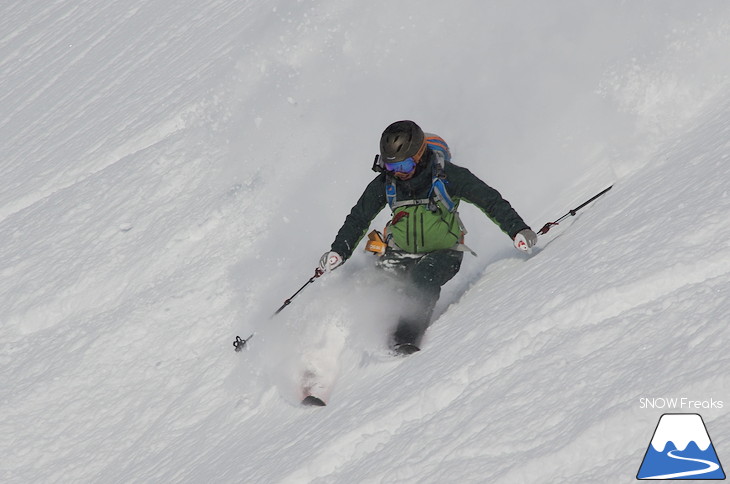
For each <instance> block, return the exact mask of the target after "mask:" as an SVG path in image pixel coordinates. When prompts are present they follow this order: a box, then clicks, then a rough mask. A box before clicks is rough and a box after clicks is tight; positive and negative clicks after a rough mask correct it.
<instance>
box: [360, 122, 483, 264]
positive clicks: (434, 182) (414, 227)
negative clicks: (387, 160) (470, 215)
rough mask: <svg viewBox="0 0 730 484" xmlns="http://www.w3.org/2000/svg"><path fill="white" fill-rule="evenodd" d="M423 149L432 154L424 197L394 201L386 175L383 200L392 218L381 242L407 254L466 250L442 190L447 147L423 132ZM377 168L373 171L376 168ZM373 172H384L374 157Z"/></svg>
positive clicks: (454, 206)
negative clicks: (430, 170) (430, 172)
mask: <svg viewBox="0 0 730 484" xmlns="http://www.w3.org/2000/svg"><path fill="white" fill-rule="evenodd" d="M426 144H427V147H428V148H429V149H430V150H431V151H433V152H434V154H435V158H434V161H433V165H432V175H431V189H430V191H429V193H428V197H427V198H423V199H417V200H402V201H398V200H397V197H396V182H395V179H394V177H392V176H390V175H386V182H385V197H386V200H387V201H388V205H389V206H390V209H391V211H392V212H393V218H392V219H391V220H390V222H388V224H387V225H386V227H385V231H384V233H385V242H386V243H387V244H388V245H390V246H393V245H395V246H396V247H397V248H399V249H401V250H405V251H406V252H411V253H426V252H432V251H435V250H442V249H454V250H469V251H470V249H468V248H467V247H466V246H465V245H463V241H464V234H466V229H465V228H464V226H463V224H462V223H461V219H460V218H459V214H458V212H457V207H458V201H457V202H454V201H453V200H452V199H451V197H450V196H449V193H448V191H447V190H446V184H447V183H448V181H447V179H446V172H445V170H444V167H445V165H446V162H447V161H451V152H450V150H449V146H448V144H447V143H446V141H444V139H443V138H441V137H440V136H437V135H434V134H430V133H427V134H426ZM376 167H377V168H379V169H377V168H376ZM373 169H374V170H375V171H384V170H383V166H382V164H380V160H379V159H378V157H377V156H376V159H375V163H374V165H373Z"/></svg>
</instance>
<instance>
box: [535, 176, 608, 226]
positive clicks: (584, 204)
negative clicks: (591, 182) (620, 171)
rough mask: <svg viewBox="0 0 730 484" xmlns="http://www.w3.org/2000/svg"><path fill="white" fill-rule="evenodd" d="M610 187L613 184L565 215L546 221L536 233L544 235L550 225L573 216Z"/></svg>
mask: <svg viewBox="0 0 730 484" xmlns="http://www.w3.org/2000/svg"><path fill="white" fill-rule="evenodd" d="M611 188H613V185H611V186H610V187H608V188H606V189H605V190H603V191H602V192H601V193H599V194H597V195H594V196H593V197H592V198H591V199H590V200H587V201H585V202H583V203H581V204H580V205H578V206H577V207H575V208H574V209H573V210H571V211H569V212H568V213H566V214H565V215H563V216H562V217H560V218H559V219H557V220H556V221H555V222H548V223H546V224H545V225H543V227H542V228H541V229H540V230H539V231H538V232H537V235H545V234H546V233H548V231H549V230H550V228H551V227H552V226H553V225H558V224H559V223H560V222H562V221H563V220H564V219H566V218H568V217H573V216H575V214H576V212H577V211H578V210H580V209H581V208H583V207H585V206H586V205H588V204H589V203H591V202H592V201H593V200H595V199H596V198H598V197H600V196H601V195H603V194H604V193H606V192H607V191H609V190H610V189H611Z"/></svg>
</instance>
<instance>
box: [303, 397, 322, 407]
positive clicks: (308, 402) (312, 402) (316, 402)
mask: <svg viewBox="0 0 730 484" xmlns="http://www.w3.org/2000/svg"><path fill="white" fill-rule="evenodd" d="M302 405H304V406H307V407H325V406H327V404H326V403H324V400H322V399H320V398H317V397H315V396H313V395H307V396H306V397H304V400H302Z"/></svg>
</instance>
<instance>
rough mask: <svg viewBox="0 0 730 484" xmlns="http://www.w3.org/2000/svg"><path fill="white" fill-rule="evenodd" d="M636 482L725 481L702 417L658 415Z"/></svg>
mask: <svg viewBox="0 0 730 484" xmlns="http://www.w3.org/2000/svg"><path fill="white" fill-rule="evenodd" d="M636 478H637V479H639V480H644V479H698V480H722V479H725V472H724V471H723V469H722V465H721V464H720V460H719V459H718V458H717V453H716V452H715V446H714V445H712V441H711V440H710V434H709V433H707V427H705V422H704V421H703V420H702V417H701V416H699V415H698V414H696V413H665V414H664V415H662V416H661V418H660V419H659V423H658V424H657V427H656V430H655V431H654V436H653V437H652V439H651V442H650V443H649V447H648V448H647V449H646V454H645V455H644V460H643V461H642V463H641V467H640V468H639V473H638V474H636Z"/></svg>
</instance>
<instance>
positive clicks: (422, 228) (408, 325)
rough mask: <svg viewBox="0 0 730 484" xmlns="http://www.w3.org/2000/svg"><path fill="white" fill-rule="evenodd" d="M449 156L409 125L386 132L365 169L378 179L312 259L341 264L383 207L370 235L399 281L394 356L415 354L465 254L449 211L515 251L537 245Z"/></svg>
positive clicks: (328, 265) (494, 194) (381, 262)
mask: <svg viewBox="0 0 730 484" xmlns="http://www.w3.org/2000/svg"><path fill="white" fill-rule="evenodd" d="M450 158H451V155H450V152H449V149H448V146H447V145H446V143H445V142H444V140H443V139H441V138H439V137H438V136H435V135H428V134H426V133H424V132H423V130H422V129H421V128H420V127H419V126H418V125H417V124H416V123H414V122H413V121H397V122H395V123H393V124H391V125H390V126H388V127H387V128H386V129H385V131H383V134H382V136H381V138H380V155H379V156H377V157H376V161H375V163H374V165H373V169H374V170H375V171H380V174H379V175H378V176H377V177H376V178H375V179H374V180H372V181H371V182H370V183H369V184H368V186H367V187H366V188H365V191H364V192H363V194H362V196H361V197H360V199H359V200H358V201H357V203H356V204H355V206H354V207H353V208H352V210H351V211H350V214H349V215H348V216H347V218H346V219H345V222H344V224H343V225H342V227H341V228H340V230H339V232H338V233H337V236H336V238H335V240H334V242H333V243H332V246H331V248H330V250H329V251H327V252H325V253H324V254H323V255H322V257H321V259H320V263H319V265H320V268H321V269H322V270H323V271H332V270H334V269H336V268H337V267H339V266H340V265H342V264H343V263H344V262H345V261H346V260H347V259H348V258H349V257H350V256H351V255H352V253H353V251H354V249H355V247H356V246H357V245H358V243H359V241H360V239H362V238H363V236H364V235H365V233H366V232H367V230H368V228H369V227H370V223H371V222H372V221H373V219H374V218H375V217H376V216H377V215H378V213H380V211H381V210H382V209H383V208H384V207H385V206H386V205H389V206H390V208H391V210H392V211H393V218H392V219H391V220H390V222H388V225H387V226H386V230H385V232H384V234H380V233H376V234H377V239H378V240H380V241H382V242H383V247H384V251H383V253H382V254H380V255H381V257H380V258H379V259H378V262H377V263H376V264H377V266H378V267H381V268H383V269H386V270H389V271H390V272H393V273H395V274H397V275H398V276H399V277H400V278H401V280H403V281H405V282H406V283H407V284H406V288H405V291H406V296H407V297H406V301H407V303H405V304H403V306H404V307H403V308H402V309H401V312H400V314H399V316H398V324H397V326H396V329H395V332H394V334H393V335H392V337H391V340H390V347H391V349H392V350H393V351H394V352H395V353H396V354H403V355H407V354H411V353H414V352H416V351H419V350H420V344H421V339H422V338H423V335H424V333H425V331H426V329H427V328H428V326H429V324H430V321H431V315H432V313H433V310H434V307H435V305H436V302H437V301H438V298H439V295H440V293H441V286H443V285H444V284H446V282H448V281H449V280H450V279H451V278H452V277H454V276H455V275H456V273H457V272H458V271H459V269H460V267H461V261H462V259H463V257H464V251H465V250H467V251H469V248H468V247H466V246H465V245H464V243H463V235H464V233H465V230H464V228H463V226H462V224H461V221H460V220H459V215H458V212H457V210H456V209H457V208H458V203H459V201H460V200H464V201H467V202H469V203H472V204H473V205H476V206H477V207H479V208H480V209H481V210H482V211H483V212H484V213H485V214H486V215H487V216H488V217H489V218H490V219H492V221H494V222H495V223H496V224H497V225H498V226H499V227H500V229H502V231H503V232H505V233H506V234H507V235H509V237H510V238H511V239H512V240H513V241H514V245H515V247H516V248H517V249H520V250H523V251H529V250H530V249H531V247H533V246H534V245H535V244H536V243H537V235H536V234H535V232H533V231H532V229H530V227H529V226H528V225H527V224H526V223H525V222H524V221H523V220H522V218H521V217H520V216H519V215H518V214H517V212H516V211H515V210H514V209H513V208H512V206H511V205H510V204H509V202H507V201H506V200H505V199H503V198H502V196H501V195H500V194H499V192H498V191H497V190H495V189H494V188H491V187H490V186H488V185H487V184H486V183H484V182H483V181H482V180H480V179H479V178H477V177H476V176H475V175H474V174H472V173H471V172H470V171H469V170H467V169H466V168H462V167H460V166H457V165H455V164H453V163H451V162H450ZM374 233H375V232H374ZM371 235H373V233H371ZM371 239H373V237H371Z"/></svg>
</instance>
